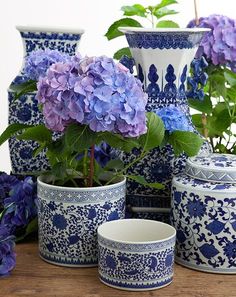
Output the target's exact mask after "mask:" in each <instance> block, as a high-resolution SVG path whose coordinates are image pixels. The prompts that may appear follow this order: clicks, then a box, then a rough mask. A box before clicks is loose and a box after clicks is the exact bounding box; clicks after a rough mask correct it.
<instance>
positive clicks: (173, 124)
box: [156, 105, 193, 133]
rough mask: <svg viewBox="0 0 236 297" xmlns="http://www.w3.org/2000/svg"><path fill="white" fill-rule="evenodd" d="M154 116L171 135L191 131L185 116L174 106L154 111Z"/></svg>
mask: <svg viewBox="0 0 236 297" xmlns="http://www.w3.org/2000/svg"><path fill="white" fill-rule="evenodd" d="M156 114H157V115H158V116H159V117H160V118H161V119H162V121H163V123H164V125H165V129H166V130H167V131H168V132H169V133H172V132H174V131H193V127H192V125H190V123H189V120H188V118H187V117H186V115H185V114H184V113H183V112H182V111H181V110H180V109H179V108H177V107H176V106H174V105H170V106H167V107H163V108H161V109H158V110H157V111H156Z"/></svg>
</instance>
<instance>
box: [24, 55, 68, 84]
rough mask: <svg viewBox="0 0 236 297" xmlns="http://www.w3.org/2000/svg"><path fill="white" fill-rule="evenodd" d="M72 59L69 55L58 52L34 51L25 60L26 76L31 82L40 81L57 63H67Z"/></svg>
mask: <svg viewBox="0 0 236 297" xmlns="http://www.w3.org/2000/svg"><path fill="white" fill-rule="evenodd" d="M69 59H70V56H69V55H66V54H63V53H61V52H59V51H57V50H49V49H46V50H37V51H33V52H32V53H31V54H30V55H29V56H28V57H26V59H25V67H24V74H25V75H26V76H27V77H28V78H29V79H31V80H38V79H39V78H40V77H44V76H45V75H46V72H47V70H48V68H49V67H50V66H51V65H52V64H54V63H57V62H66V61H68V60H69Z"/></svg>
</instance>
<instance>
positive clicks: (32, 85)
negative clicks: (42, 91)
mask: <svg viewBox="0 0 236 297" xmlns="http://www.w3.org/2000/svg"><path fill="white" fill-rule="evenodd" d="M10 90H11V91H13V92H15V99H18V98H19V97H20V96H22V95H24V94H28V93H32V92H36V91H37V84H36V81H35V80H28V81H26V82H24V83H21V84H18V85H15V84H12V85H11V86H10Z"/></svg>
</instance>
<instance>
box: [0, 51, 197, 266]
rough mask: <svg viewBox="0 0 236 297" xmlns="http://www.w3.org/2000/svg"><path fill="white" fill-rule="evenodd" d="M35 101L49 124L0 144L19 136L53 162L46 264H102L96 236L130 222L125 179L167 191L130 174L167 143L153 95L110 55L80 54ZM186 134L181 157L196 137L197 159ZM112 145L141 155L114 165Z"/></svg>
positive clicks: (41, 197) (43, 202)
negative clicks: (109, 225) (110, 225)
mask: <svg viewBox="0 0 236 297" xmlns="http://www.w3.org/2000/svg"><path fill="white" fill-rule="evenodd" d="M34 67H35V65H34ZM31 84H32V82H31ZM25 87H26V85H24V88H25ZM22 92H23V90H20V88H19V93H21V94H22ZM36 98H37V100H38V102H39V104H40V106H41V108H42V111H43V114H44V118H45V125H44V124H42V125H38V126H27V125H24V124H13V125H10V126H9V127H8V128H7V129H6V130H5V131H4V132H3V133H2V135H1V136H0V144H1V143H3V142H4V141H5V140H7V139H8V138H9V137H11V136H13V135H17V138H18V139H24V140H29V139H30V140H34V141H37V142H38V143H39V147H38V148H37V149H36V150H35V155H37V154H38V153H40V152H41V151H43V150H45V151H46V155H47V158H48V159H49V162H50V166H51V168H50V170H48V171H46V172H42V173H41V176H40V177H39V178H38V217H39V249H40V255H41V257H42V258H43V259H45V260H46V261H49V262H51V263H54V264H58V265H65V266H93V265H96V264H97V242H96V229H97V227H98V225H100V224H101V223H103V222H105V221H108V220H115V219H122V218H124V215H125V189H126V188H125V182H126V178H130V179H133V180H135V181H137V182H139V183H141V184H143V185H145V186H149V187H155V188H161V187H162V185H160V184H158V183H151V184H150V183H148V182H147V181H146V180H145V179H144V178H143V177H142V176H136V175H128V174H127V172H128V169H129V168H130V167H131V166H133V165H134V164H135V163H136V162H138V161H140V160H141V159H142V158H144V157H145V156H146V155H147V154H148V152H149V151H150V150H151V149H153V148H154V147H157V146H159V145H161V144H162V143H163V142H165V141H168V135H167V134H165V127H164V124H163V122H162V120H161V118H160V117H158V115H157V114H156V113H154V112H150V113H146V112H145V106H146V103H147V96H146V94H145V93H144V92H143V89H142V84H141V82H140V81H139V80H138V79H136V78H135V77H134V76H133V75H132V74H131V73H130V72H129V70H128V69H127V68H126V67H124V66H123V65H122V64H120V63H115V62H114V61H113V60H112V59H111V58H107V57H106V56H102V57H85V58H82V57H81V56H80V55H79V54H77V55H75V56H73V57H71V58H68V60H66V61H64V62H57V63H54V64H52V65H51V66H50V67H49V68H48V69H47V70H45V72H44V73H43V74H42V75H41V76H40V78H39V80H38V83H37V96H36ZM54 132H60V133H59V134H57V135H55V134H54ZM19 133H20V134H19ZM184 133H185V141H183V140H181V147H178V139H177V138H178V136H176V139H175V141H173V138H175V136H173V134H172V136H171V137H172V138H171V139H172V142H173V143H175V144H176V145H174V146H175V148H176V150H177V151H178V153H179V152H182V151H183V150H185V148H186V150H188V151H189V139H191V141H192V140H193V138H194V139H195V140H196V142H195V147H194V148H193V150H191V153H192V154H196V153H197V151H198V149H199V148H200V146H201V144H202V140H201V139H200V138H199V136H198V135H196V134H194V133H192V132H186V131H185V132H184ZM177 135H178V134H177ZM164 138H165V140H164ZM108 146H109V147H112V148H113V150H114V149H118V150H122V151H125V152H127V153H129V152H131V151H132V150H133V149H134V148H135V149H138V150H137V151H138V153H136V155H135V158H133V159H132V160H130V162H129V163H128V164H125V165H124V164H123V163H122V162H121V161H120V160H117V159H115V158H113V150H112V149H110V152H109V153H107V148H108ZM191 153H190V154H191ZM114 155H115V154H114ZM109 159H110V160H109Z"/></svg>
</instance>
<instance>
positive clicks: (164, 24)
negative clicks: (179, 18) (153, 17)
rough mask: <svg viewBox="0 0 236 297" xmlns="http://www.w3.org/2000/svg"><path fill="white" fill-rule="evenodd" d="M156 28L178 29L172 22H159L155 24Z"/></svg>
mask: <svg viewBox="0 0 236 297" xmlns="http://www.w3.org/2000/svg"><path fill="white" fill-rule="evenodd" d="M156 28H179V25H178V24H177V23H175V22H173V21H160V22H158V23H157V24H156Z"/></svg>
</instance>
